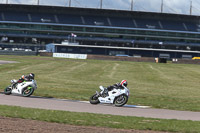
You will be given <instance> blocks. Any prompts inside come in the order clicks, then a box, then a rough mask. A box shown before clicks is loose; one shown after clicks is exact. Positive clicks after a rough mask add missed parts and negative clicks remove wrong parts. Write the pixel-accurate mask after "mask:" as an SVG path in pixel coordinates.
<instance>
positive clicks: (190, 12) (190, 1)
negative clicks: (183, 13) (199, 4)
mask: <svg viewBox="0 0 200 133" xmlns="http://www.w3.org/2000/svg"><path fill="white" fill-rule="evenodd" d="M190 15H192V1H190Z"/></svg>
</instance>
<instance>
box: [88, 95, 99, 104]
mask: <svg viewBox="0 0 200 133" xmlns="http://www.w3.org/2000/svg"><path fill="white" fill-rule="evenodd" d="M90 103H91V104H98V103H100V101H99V99H98V96H97V94H94V95H92V96H91V97H90Z"/></svg>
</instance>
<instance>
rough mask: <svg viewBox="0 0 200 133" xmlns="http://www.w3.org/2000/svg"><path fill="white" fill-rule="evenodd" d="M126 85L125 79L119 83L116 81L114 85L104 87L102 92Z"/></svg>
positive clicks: (122, 87)
mask: <svg viewBox="0 0 200 133" xmlns="http://www.w3.org/2000/svg"><path fill="white" fill-rule="evenodd" d="M127 85H128V82H127V81H126V80H122V81H121V83H116V84H114V85H111V86H108V87H107V88H105V90H104V92H103V93H105V94H108V91H111V90H113V89H124V88H125V87H127Z"/></svg>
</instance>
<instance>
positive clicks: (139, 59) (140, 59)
mask: <svg viewBox="0 0 200 133" xmlns="http://www.w3.org/2000/svg"><path fill="white" fill-rule="evenodd" d="M87 59H98V60H118V61H135V62H155V58H153V57H121V56H105V55H88V56H87Z"/></svg>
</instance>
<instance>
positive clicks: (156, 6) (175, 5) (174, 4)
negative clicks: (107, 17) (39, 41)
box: [0, 0, 200, 16]
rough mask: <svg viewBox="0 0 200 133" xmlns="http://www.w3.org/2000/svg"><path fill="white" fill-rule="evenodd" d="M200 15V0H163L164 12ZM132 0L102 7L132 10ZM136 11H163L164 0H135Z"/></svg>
mask: <svg viewBox="0 0 200 133" xmlns="http://www.w3.org/2000/svg"><path fill="white" fill-rule="evenodd" d="M70 1H71V6H72V7H86V8H100V1H101V0H39V3H40V5H54V6H55V5H56V6H69V2H70ZM191 1H192V15H198V16H200V0H163V5H164V6H163V12H165V13H175V14H188V15H189V14H190V5H191V4H190V3H191ZM131 2H132V0H102V4H103V5H102V8H105V9H120V10H131ZM0 3H9V4H31V5H36V4H37V3H38V0H0ZM133 3H134V4H133V10H134V11H146V12H161V3H162V0H133Z"/></svg>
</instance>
